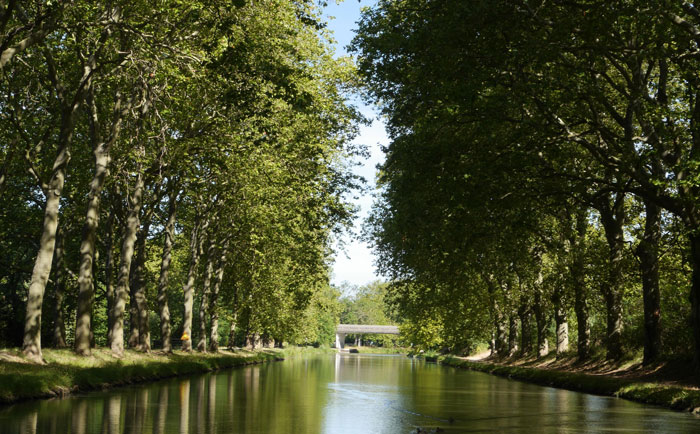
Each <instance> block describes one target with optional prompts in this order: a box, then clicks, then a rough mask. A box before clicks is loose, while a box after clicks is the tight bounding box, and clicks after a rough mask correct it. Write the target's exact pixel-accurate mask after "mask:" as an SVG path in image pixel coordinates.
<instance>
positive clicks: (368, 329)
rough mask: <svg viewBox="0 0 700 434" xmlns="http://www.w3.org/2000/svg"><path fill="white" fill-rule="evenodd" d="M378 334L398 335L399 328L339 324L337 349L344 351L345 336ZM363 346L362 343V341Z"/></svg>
mask: <svg viewBox="0 0 700 434" xmlns="http://www.w3.org/2000/svg"><path fill="white" fill-rule="evenodd" d="M348 334H354V335H362V334H377V335H398V334H399V328H398V327H397V326H391V325H364V324H338V327H337V328H336V329H335V347H336V348H337V349H339V350H340V349H342V348H343V347H344V346H345V335H348ZM360 345H362V341H360Z"/></svg>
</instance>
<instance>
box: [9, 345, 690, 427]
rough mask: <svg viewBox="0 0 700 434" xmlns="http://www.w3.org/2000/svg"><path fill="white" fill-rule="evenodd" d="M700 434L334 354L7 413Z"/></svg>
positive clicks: (394, 361)
mask: <svg viewBox="0 0 700 434" xmlns="http://www.w3.org/2000/svg"><path fill="white" fill-rule="evenodd" d="M419 427H420V428H421V429H423V430H434V429H436V428H437V427H439V428H440V429H442V430H444V432H520V433H568V432H591V433H594V432H630V433H642V432H649V433H668V432H681V433H700V418H698V417H695V416H693V415H691V414H687V413H676V412H672V411H669V410H664V409H660V408H655V407H650V406H644V405H640V404H635V403H632V402H627V401H624V400H620V399H615V398H607V397H599V396H592V395H586V394H581V393H575V392H568V391H564V390H557V389H552V388H546V387H539V386H533V385H529V384H525V383H521V382H518V381H511V380H507V379H502V378H498V377H493V376H490V375H487V374H483V373H478V372H470V371H463V370H458V369H454V368H448V367H443V366H437V365H435V364H431V363H425V362H422V361H418V360H414V359H409V358H406V357H404V356H384V355H362V354H360V355H356V354H343V355H335V354H329V355H327V356H322V357H314V358H298V359H290V360H287V361H284V362H278V363H270V364H266V365H257V366H250V367H245V368H239V369H233V370H229V371H222V372H218V373H212V374H205V375H198V376H194V377H188V378H178V379H173V380H168V381H162V382H158V383H150V384H147V385H142V386H134V387H127V388H119V389H113V390H110V391H105V392H93V393H89V394H85V395H75V396H72V397H69V398H65V399H53V400H43V401H34V402H26V403H21V404H18V405H14V406H12V407H5V408H2V409H0V434H4V433H12V434H17V433H56V434H62V433H73V434H82V433H135V434H136V433H202V434H209V433H305V434H306V433H308V434H313V433H363V434H364V433H410V432H416V431H417V429H418V428H419Z"/></svg>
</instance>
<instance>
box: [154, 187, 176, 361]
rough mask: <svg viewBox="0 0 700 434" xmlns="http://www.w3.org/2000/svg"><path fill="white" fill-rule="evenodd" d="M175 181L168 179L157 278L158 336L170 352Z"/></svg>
mask: <svg viewBox="0 0 700 434" xmlns="http://www.w3.org/2000/svg"><path fill="white" fill-rule="evenodd" d="M174 185H175V181H174V180H173V179H170V180H169V181H168V221H167V223H166V224H165V230H164V231H163V255H162V257H161V262H160V277H159V278H158V309H159V311H160V312H159V313H160V336H161V339H162V341H163V351H165V352H166V353H169V352H172V345H171V343H170V339H171V330H170V309H169V307H168V277H169V274H170V262H171V260H172V250H173V240H174V238H175V215H176V213H177V196H178V193H177V191H176V190H175V188H174Z"/></svg>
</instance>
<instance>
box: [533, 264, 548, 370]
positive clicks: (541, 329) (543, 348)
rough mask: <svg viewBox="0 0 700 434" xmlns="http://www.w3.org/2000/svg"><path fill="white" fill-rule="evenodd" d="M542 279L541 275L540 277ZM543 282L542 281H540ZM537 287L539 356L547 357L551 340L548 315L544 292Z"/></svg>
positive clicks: (535, 308)
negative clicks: (548, 338)
mask: <svg viewBox="0 0 700 434" xmlns="http://www.w3.org/2000/svg"><path fill="white" fill-rule="evenodd" d="M538 280H540V281H541V277H540V278H538ZM540 283H541V282H540ZM539 286H540V285H539V284H538V285H537V288H535V303H534V305H533V310H534V311H535V325H536V326H537V356H538V357H545V356H546V355H547V354H549V342H548V341H547V315H546V313H545V310H544V306H543V302H542V293H541V289H540V288H539Z"/></svg>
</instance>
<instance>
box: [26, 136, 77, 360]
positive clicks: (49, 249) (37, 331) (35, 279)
mask: <svg viewBox="0 0 700 434" xmlns="http://www.w3.org/2000/svg"><path fill="white" fill-rule="evenodd" d="M63 143H64V145H63V146H61V149H60V151H59V153H58V156H57V157H56V160H55V161H54V165H53V175H52V176H51V181H50V183H49V185H48V188H47V189H46V207H45V208H44V224H43V231H42V233H41V239H40V240H39V251H38V253H37V255H36V260H35V261H34V268H33V270H32V279H31V283H30V284H29V291H28V294H27V305H26V306H27V307H26V312H25V319H24V339H23V343H22V351H23V353H24V355H25V356H26V357H27V358H28V359H30V360H34V361H37V362H43V358H42V355H41V305H42V303H43V301H44V291H45V289H46V282H47V281H48V279H49V274H50V273H51V263H52V262H53V254H54V247H55V245H56V229H57V227H58V211H59V205H60V202H61V194H62V193H63V183H64V181H65V176H66V165H67V164H68V161H69V160H70V152H69V150H68V143H67V142H65V141H64V142H63Z"/></svg>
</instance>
